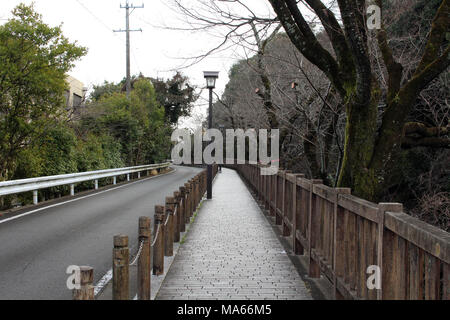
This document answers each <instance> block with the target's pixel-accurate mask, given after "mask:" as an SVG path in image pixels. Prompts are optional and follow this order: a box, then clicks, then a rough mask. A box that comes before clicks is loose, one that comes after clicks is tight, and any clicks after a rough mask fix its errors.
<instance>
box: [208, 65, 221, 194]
mask: <svg viewBox="0 0 450 320" xmlns="http://www.w3.org/2000/svg"><path fill="white" fill-rule="evenodd" d="M204 76H205V79H206V87H207V88H208V89H209V115H208V129H212V126H213V89H214V88H215V87H216V80H217V78H219V72H217V71H205V72H204ZM212 176H213V170H212V163H211V164H208V167H207V170H206V197H207V199H208V200H211V199H212Z"/></svg>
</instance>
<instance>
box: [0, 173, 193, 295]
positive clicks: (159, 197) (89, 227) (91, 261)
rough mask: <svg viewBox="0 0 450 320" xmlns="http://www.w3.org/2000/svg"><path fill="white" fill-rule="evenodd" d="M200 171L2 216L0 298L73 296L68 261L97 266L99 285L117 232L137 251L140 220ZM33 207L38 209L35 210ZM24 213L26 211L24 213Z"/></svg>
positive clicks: (121, 187)
mask: <svg viewBox="0 0 450 320" xmlns="http://www.w3.org/2000/svg"><path fill="white" fill-rule="evenodd" d="M198 172H200V169H196V168H189V167H176V172H174V173H171V174H168V175H165V176H160V177H155V178H152V179H148V180H141V181H138V182H135V183H131V184H127V185H125V186H120V188H118V189H112V190H107V191H100V192H99V193H96V194H95V195H93V196H90V197H87V198H82V199H80V200H76V201H72V202H68V203H63V204H62V205H60V206H56V207H51V208H47V209H44V210H41V211H38V212H35V213H32V214H30V215H26V216H22V217H19V218H17V219H15V220H10V221H4V220H5V218H3V221H4V222H3V223H2V220H1V219H0V299H1V300H9V299H25V300H29V299H33V300H42V299H50V300H54V299H58V300H59V299H64V300H65V299H71V291H69V290H68V289H67V287H66V281H67V278H68V275H67V274H66V269H67V267H68V266H69V265H88V266H92V267H93V268H94V273H95V279H94V280H95V283H97V281H98V280H100V279H101V278H102V277H103V275H104V274H105V273H107V272H108V271H109V270H110V269H111V259H112V258H111V253H112V246H113V236H114V235H117V234H126V235H128V236H129V237H130V250H131V252H132V253H134V252H135V251H136V250H137V244H138V240H137V231H138V219H139V217H140V216H150V217H153V213H154V207H155V205H157V204H163V203H164V201H165V197H166V196H168V195H171V194H173V192H174V191H176V190H178V188H179V187H180V186H181V185H184V183H185V182H187V180H189V179H190V178H192V177H193V176H194V175H195V174H196V173H198ZM30 210H33V209H30ZM21 213H23V212H21Z"/></svg>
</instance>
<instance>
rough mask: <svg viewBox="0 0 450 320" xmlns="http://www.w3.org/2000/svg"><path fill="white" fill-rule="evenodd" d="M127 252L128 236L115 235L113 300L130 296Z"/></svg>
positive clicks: (128, 256)
mask: <svg viewBox="0 0 450 320" xmlns="http://www.w3.org/2000/svg"><path fill="white" fill-rule="evenodd" d="M129 254H130V252H129V249H128V236H125V235H117V236H115V237H114V249H113V300H128V299H129V298H130V291H129V290H130V289H129V265H130V261H129V260H130V255H129Z"/></svg>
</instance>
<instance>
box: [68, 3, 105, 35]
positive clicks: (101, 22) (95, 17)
mask: <svg viewBox="0 0 450 320" xmlns="http://www.w3.org/2000/svg"><path fill="white" fill-rule="evenodd" d="M75 1H76V2H78V4H79V5H80V6H81V7H83V9H84V10H86V11H87V12H88V13H89V14H90V15H91V16H92V17H94V19H95V20H97V21H98V22H99V23H100V24H101V25H103V26H104V27H105V28H106V29H108V30H109V31H112V28H110V27H109V26H108V25H107V24H106V23H104V22H103V20H102V19H100V18H99V17H98V16H97V15H95V14H94V13H93V12H92V11H91V10H90V9H89V8H88V7H86V5H85V4H84V3H82V2H81V1H80V0H75Z"/></svg>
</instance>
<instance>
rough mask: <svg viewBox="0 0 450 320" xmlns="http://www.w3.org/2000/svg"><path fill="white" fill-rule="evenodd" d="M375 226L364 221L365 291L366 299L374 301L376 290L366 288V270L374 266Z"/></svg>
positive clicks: (370, 222) (375, 250) (375, 249)
mask: <svg viewBox="0 0 450 320" xmlns="http://www.w3.org/2000/svg"><path fill="white" fill-rule="evenodd" d="M375 226H376V223H374V222H372V221H369V220H367V219H364V244H365V245H364V251H365V271H364V272H365V273H364V275H365V277H364V281H365V282H366V290H367V299H369V300H376V299H377V290H376V289H369V288H368V287H367V279H368V276H369V275H368V274H367V268H368V267H369V266H373V265H376V261H377V260H376V252H377V248H376V239H375V235H376V230H375V229H374V227H375Z"/></svg>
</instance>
